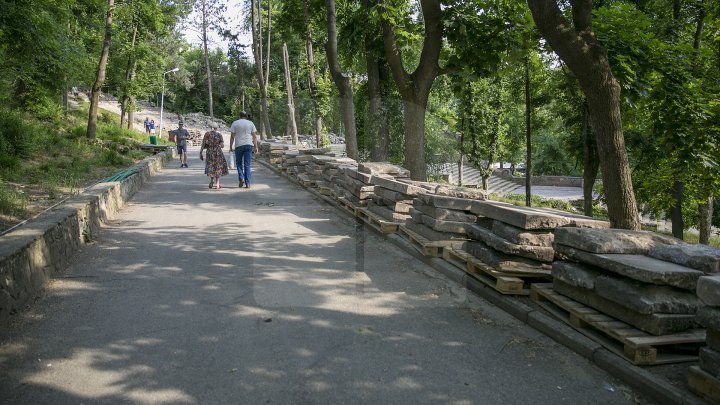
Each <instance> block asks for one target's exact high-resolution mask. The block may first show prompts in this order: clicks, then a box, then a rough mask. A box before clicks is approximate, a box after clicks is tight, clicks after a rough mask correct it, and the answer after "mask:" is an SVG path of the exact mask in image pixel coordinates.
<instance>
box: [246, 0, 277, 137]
mask: <svg viewBox="0 0 720 405" xmlns="http://www.w3.org/2000/svg"><path fill="white" fill-rule="evenodd" d="M256 4H257V5H256ZM250 6H251V9H252V10H251V12H250V17H251V20H252V23H251V26H252V37H253V55H254V57H255V70H256V71H257V78H258V86H259V87H260V108H261V114H262V129H261V133H260V137H261V138H262V139H265V138H267V137H272V131H271V129H270V117H269V116H268V107H267V87H266V79H265V73H264V72H263V53H262V52H263V49H262V35H263V33H262V13H261V11H262V10H261V8H260V2H259V0H258V1H257V2H256V1H255V0H251V1H250ZM256 7H257V10H256ZM256 20H257V26H256V25H255V24H256ZM268 52H270V50H269V49H268Z"/></svg>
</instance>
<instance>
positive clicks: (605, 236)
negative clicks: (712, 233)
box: [555, 228, 677, 255]
mask: <svg viewBox="0 0 720 405" xmlns="http://www.w3.org/2000/svg"><path fill="white" fill-rule="evenodd" d="M555 241H556V243H559V244H562V245H565V246H570V247H572V248H575V249H580V250H584V251H586V252H590V253H610V254H635V255H645V254H647V253H648V252H649V251H650V249H652V248H653V247H655V246H658V245H661V246H665V245H667V244H673V243H677V242H676V239H675V238H673V237H669V236H666V235H660V234H657V233H654V232H648V231H629V230H625V229H593V228H558V229H556V230H555Z"/></svg>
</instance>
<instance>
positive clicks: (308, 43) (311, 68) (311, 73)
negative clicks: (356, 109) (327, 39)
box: [303, 0, 323, 148]
mask: <svg viewBox="0 0 720 405" xmlns="http://www.w3.org/2000/svg"><path fill="white" fill-rule="evenodd" d="M303 11H304V13H305V53H306V55H307V63H308V80H309V81H310V98H311V99H312V102H313V113H314V114H315V146H316V147H318V148H319V147H320V146H321V144H322V127H323V123H322V117H321V116H320V109H319V102H318V98H317V97H318V96H317V81H316V80H315V57H314V55H313V46H312V32H311V31H310V10H309V6H308V0H303Z"/></svg>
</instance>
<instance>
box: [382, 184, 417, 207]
mask: <svg viewBox="0 0 720 405" xmlns="http://www.w3.org/2000/svg"><path fill="white" fill-rule="evenodd" d="M375 194H377V195H378V196H380V197H382V198H385V199H387V200H392V201H397V202H403V203H408V204H409V203H412V201H413V197H412V196H409V195H407V194H403V193H398V192H397V191H392V190H389V189H387V188H385V187H380V186H375Z"/></svg>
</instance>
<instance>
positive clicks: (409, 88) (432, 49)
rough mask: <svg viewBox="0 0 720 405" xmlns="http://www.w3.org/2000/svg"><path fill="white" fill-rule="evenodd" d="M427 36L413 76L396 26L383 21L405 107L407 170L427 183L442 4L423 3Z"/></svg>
mask: <svg viewBox="0 0 720 405" xmlns="http://www.w3.org/2000/svg"><path fill="white" fill-rule="evenodd" d="M420 6H421V8H422V15H423V20H424V21H425V36H424V40H423V47H422V51H421V53H420V61H419V64H418V66H417V68H416V69H415V71H413V72H412V73H408V72H407V71H406V70H405V67H404V66H403V62H402V55H401V52H400V48H399V47H398V45H397V39H396V37H395V32H394V29H393V26H392V25H391V24H390V22H389V21H388V20H387V19H383V20H382V28H383V41H384V44H385V55H386V57H387V60H388V65H390V70H391V72H392V75H393V78H394V80H395V84H396V85H397V88H398V91H399V92H400V96H401V97H402V99H403V104H404V106H405V118H404V122H405V127H404V135H405V146H404V157H405V163H404V164H405V167H406V168H407V169H409V170H410V176H411V178H412V179H413V180H421V181H424V180H426V179H427V168H426V167H425V112H426V108H427V101H428V98H429V95H430V89H431V88H432V85H433V82H434V81H435V78H436V77H437V76H439V75H440V74H441V73H442V72H441V70H440V66H439V65H438V60H439V58H440V51H441V50H442V40H443V26H442V19H441V14H442V10H441V7H440V1H439V0H421V1H420Z"/></svg>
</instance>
